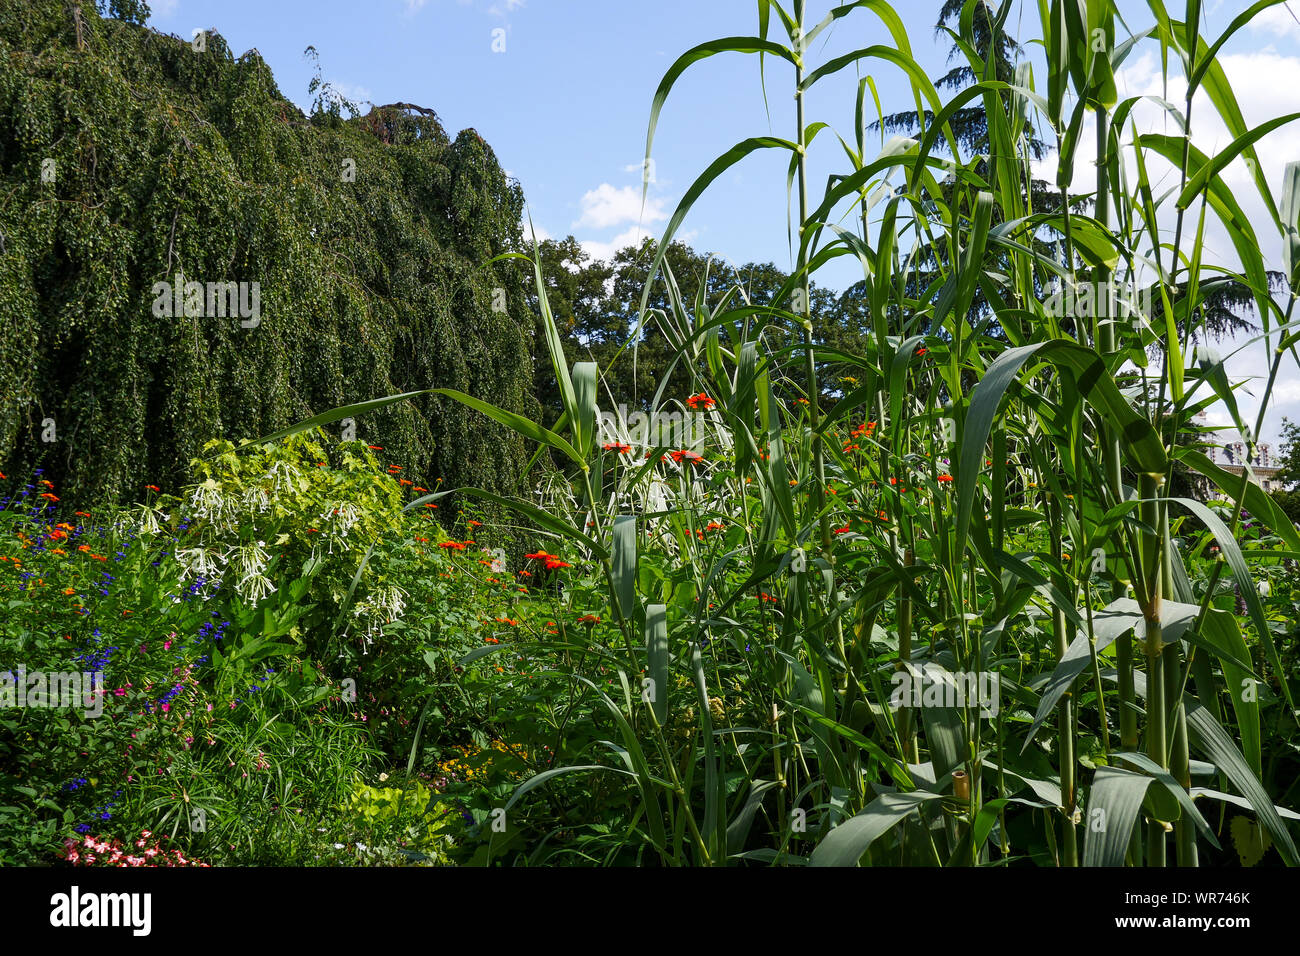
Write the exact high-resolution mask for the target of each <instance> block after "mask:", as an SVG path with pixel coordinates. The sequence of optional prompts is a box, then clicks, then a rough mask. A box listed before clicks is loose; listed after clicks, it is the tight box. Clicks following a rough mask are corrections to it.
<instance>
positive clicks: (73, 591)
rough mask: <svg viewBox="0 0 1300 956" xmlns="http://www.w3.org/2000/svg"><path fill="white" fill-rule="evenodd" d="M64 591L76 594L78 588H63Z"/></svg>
mask: <svg viewBox="0 0 1300 956" xmlns="http://www.w3.org/2000/svg"><path fill="white" fill-rule="evenodd" d="M63 593H64V594H76V593H77V589H76V588H64V589H63Z"/></svg>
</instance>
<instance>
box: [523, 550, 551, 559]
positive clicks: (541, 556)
mask: <svg viewBox="0 0 1300 956" xmlns="http://www.w3.org/2000/svg"><path fill="white" fill-rule="evenodd" d="M524 557H525V558H528V559H529V560H532V561H550V560H553V559H554V558H555V555H553V554H547V553H546V552H545V551H535V552H533V553H532V554H525V555H524Z"/></svg>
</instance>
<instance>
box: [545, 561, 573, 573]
mask: <svg viewBox="0 0 1300 956" xmlns="http://www.w3.org/2000/svg"><path fill="white" fill-rule="evenodd" d="M571 567H573V565H571V564H569V563H568V562H567V561H561V560H559V559H558V558H552V559H551V560H549V561H547V562H546V570H547V571H554V570H555V569H556V568H571Z"/></svg>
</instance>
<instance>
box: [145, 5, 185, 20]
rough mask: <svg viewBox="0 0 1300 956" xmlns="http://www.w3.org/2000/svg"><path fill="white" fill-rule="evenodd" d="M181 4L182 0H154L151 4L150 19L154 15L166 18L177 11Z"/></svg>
mask: <svg viewBox="0 0 1300 956" xmlns="http://www.w3.org/2000/svg"><path fill="white" fill-rule="evenodd" d="M179 4H180V0H152V2H151V3H150V4H149V17H150V19H153V18H154V17H161V18H163V19H166V18H167V17H170V16H171V15H172V14H173V13H175V12H176V7H177V6H178V5H179Z"/></svg>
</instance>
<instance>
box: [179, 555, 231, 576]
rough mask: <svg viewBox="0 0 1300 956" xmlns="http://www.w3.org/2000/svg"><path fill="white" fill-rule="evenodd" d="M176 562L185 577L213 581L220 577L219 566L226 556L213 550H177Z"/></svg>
mask: <svg viewBox="0 0 1300 956" xmlns="http://www.w3.org/2000/svg"><path fill="white" fill-rule="evenodd" d="M176 560H177V561H178V562H180V565H181V568H182V569H183V570H184V573H185V576H186V577H188V578H204V579H205V580H208V581H213V580H216V579H217V578H220V577H221V565H222V562H223V561H225V560H226V555H225V554H222V553H221V552H220V551H218V550H216V549H215V548H201V547H200V548H177V549H176Z"/></svg>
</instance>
